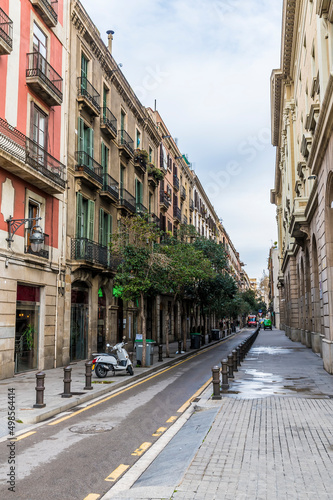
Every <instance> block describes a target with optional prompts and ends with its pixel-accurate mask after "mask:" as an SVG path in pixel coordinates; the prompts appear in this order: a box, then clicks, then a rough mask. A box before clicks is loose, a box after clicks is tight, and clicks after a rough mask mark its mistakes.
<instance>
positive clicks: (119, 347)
mask: <svg viewBox="0 0 333 500" xmlns="http://www.w3.org/2000/svg"><path fill="white" fill-rule="evenodd" d="M125 345H126V344H125V342H120V343H119V344H116V345H115V346H114V347H111V346H110V344H106V347H107V348H108V350H109V351H111V353H105V352H103V353H101V354H98V356H96V357H95V358H94V359H93V360H92V369H93V370H95V373H96V375H97V377H98V378H104V377H106V375H107V373H108V372H109V371H112V372H113V373H112V375H115V374H116V372H120V371H127V373H128V374H129V375H134V371H133V365H132V361H131V360H130V358H129V355H128V352H127V351H126V349H125V348H124V346H125Z"/></svg>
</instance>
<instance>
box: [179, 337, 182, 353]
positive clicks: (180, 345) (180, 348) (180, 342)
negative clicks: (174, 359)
mask: <svg viewBox="0 0 333 500" xmlns="http://www.w3.org/2000/svg"><path fill="white" fill-rule="evenodd" d="M181 352H182V341H181V340H178V354H180V353H181Z"/></svg>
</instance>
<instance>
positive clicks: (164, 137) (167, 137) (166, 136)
mask: <svg viewBox="0 0 333 500" xmlns="http://www.w3.org/2000/svg"><path fill="white" fill-rule="evenodd" d="M170 137H172V136H171V135H162V139H169V138H170Z"/></svg>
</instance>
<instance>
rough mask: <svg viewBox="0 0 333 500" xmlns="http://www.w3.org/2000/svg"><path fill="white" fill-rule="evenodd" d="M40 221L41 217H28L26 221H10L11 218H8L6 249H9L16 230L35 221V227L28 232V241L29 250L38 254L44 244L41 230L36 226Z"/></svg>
mask: <svg viewBox="0 0 333 500" xmlns="http://www.w3.org/2000/svg"><path fill="white" fill-rule="evenodd" d="M41 219H42V218H41V217H30V218H27V219H12V217H9V219H7V220H6V222H7V224H8V238H6V241H8V248H11V245H12V242H13V241H14V240H13V236H14V234H15V233H16V231H17V230H18V228H19V227H21V226H22V225H23V224H25V223H26V222H30V223H32V221H35V225H34V226H32V227H31V230H30V237H29V239H30V245H31V250H32V251H33V252H35V253H37V252H39V251H40V250H41V248H42V245H43V243H44V234H43V231H42V228H41V227H40V226H38V224H37V221H39V220H41Z"/></svg>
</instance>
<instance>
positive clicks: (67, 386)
mask: <svg viewBox="0 0 333 500" xmlns="http://www.w3.org/2000/svg"><path fill="white" fill-rule="evenodd" d="M71 375H72V368H71V367H70V366H65V368H64V392H63V394H61V397H62V398H71V397H72V394H71V382H72V379H71Z"/></svg>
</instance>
